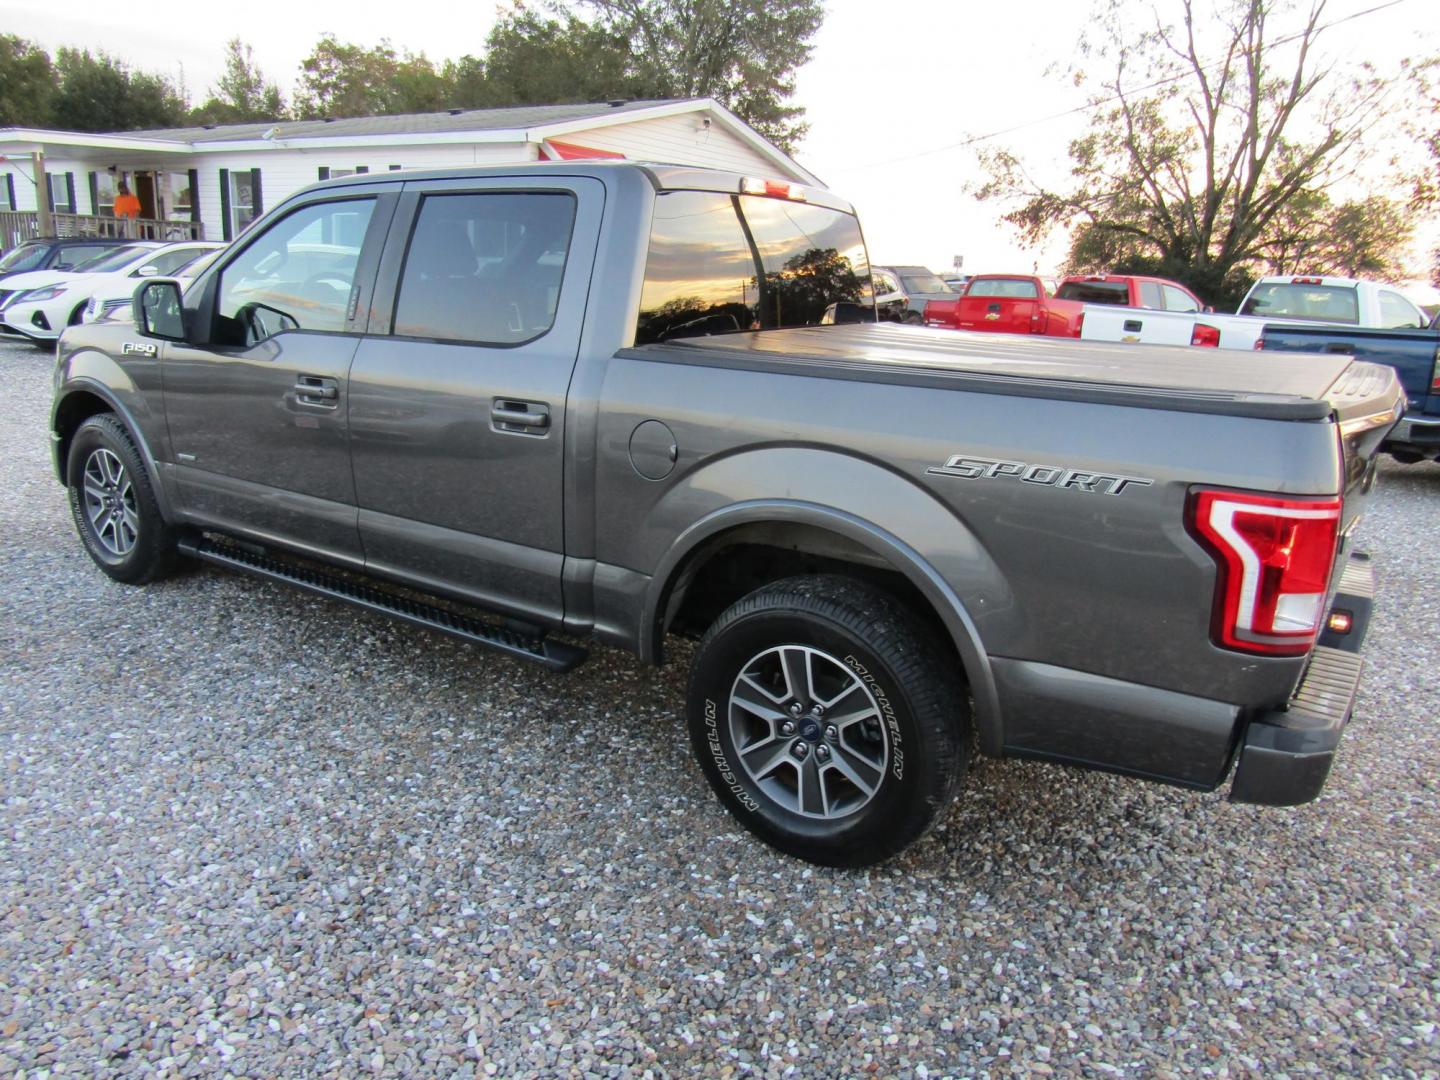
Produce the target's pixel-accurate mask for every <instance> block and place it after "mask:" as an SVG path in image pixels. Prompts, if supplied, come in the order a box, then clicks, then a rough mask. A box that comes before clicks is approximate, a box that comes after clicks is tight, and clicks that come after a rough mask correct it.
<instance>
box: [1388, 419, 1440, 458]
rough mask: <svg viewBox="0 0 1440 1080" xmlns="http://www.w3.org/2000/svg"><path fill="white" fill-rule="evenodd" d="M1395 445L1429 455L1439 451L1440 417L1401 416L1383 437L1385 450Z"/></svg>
mask: <svg viewBox="0 0 1440 1080" xmlns="http://www.w3.org/2000/svg"><path fill="white" fill-rule="evenodd" d="M1397 445H1398V446H1412V447H1415V448H1417V449H1419V450H1423V451H1425V452H1429V453H1433V452H1435V451H1437V450H1440V416H1425V415H1420V416H1402V417H1401V418H1400V422H1399V423H1398V424H1396V425H1395V426H1394V427H1393V428H1391V430H1390V434H1389V435H1387V436H1386V437H1385V446H1386V448H1387V449H1389V448H1390V447H1393V446H1397Z"/></svg>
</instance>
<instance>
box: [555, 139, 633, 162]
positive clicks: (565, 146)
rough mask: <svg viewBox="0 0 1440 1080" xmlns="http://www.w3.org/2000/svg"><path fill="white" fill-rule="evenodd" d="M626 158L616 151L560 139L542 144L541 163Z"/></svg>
mask: <svg viewBox="0 0 1440 1080" xmlns="http://www.w3.org/2000/svg"><path fill="white" fill-rule="evenodd" d="M547 149H548V150H550V151H553V154H547V153H546V150H547ZM624 157H625V155H624V154H617V153H616V152H615V151H614V150H596V149H595V148H594V147H593V146H581V145H580V144H579V143H568V142H561V141H560V140H559V139H546V140H545V141H544V142H543V143H541V144H540V160H541V161H576V160H580V159H584V158H621V159H623V158H624Z"/></svg>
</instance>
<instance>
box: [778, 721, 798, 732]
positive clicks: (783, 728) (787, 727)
mask: <svg viewBox="0 0 1440 1080" xmlns="http://www.w3.org/2000/svg"><path fill="white" fill-rule="evenodd" d="M780 734H781V735H794V734H795V725H794V724H792V723H791V722H790V721H789V720H786V721H785V722H784V723H783V724H781V725H780Z"/></svg>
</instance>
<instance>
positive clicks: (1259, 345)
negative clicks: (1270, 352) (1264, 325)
mask: <svg viewBox="0 0 1440 1080" xmlns="http://www.w3.org/2000/svg"><path fill="white" fill-rule="evenodd" d="M1253 347H1254V348H1255V349H1256V350H1257V351H1258V350H1260V349H1263V348H1265V338H1264V337H1263V336H1261V337H1257V338H1256V339H1255V344H1254V346H1253Z"/></svg>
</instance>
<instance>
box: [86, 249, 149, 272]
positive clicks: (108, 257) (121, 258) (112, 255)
mask: <svg viewBox="0 0 1440 1080" xmlns="http://www.w3.org/2000/svg"><path fill="white" fill-rule="evenodd" d="M149 250H150V249H149V248H142V247H134V246H132V247H118V248H111V249H110V250H109V251H106V252H104V253H103V254H101V255H92V256H91V257H90V258H88V259H86V260H85V261H84V262H79V263H76V264H75V265H74V266H72V267H71V268H70V269H71V270H73V271H75V273H77V274H103V273H105V272H106V271H109V270H119V269H120V268H121V267H122V266H124V265H125V264H126V263H128V262H130V261H131V260H132V259H134V258H135V257H136V256H137V255H139V254H140V253H141V252H143V251H149Z"/></svg>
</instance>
